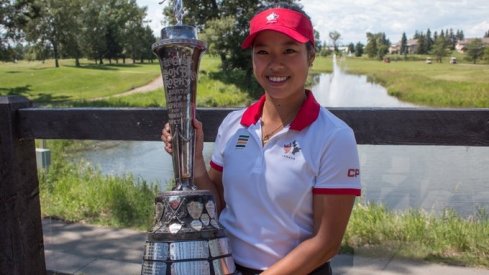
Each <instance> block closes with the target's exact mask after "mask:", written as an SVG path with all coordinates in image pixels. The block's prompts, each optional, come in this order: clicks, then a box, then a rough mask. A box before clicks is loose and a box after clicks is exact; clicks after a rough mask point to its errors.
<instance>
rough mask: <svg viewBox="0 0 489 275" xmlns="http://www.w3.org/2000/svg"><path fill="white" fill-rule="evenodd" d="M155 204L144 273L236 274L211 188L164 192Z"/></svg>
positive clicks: (176, 274) (183, 274)
mask: <svg viewBox="0 0 489 275" xmlns="http://www.w3.org/2000/svg"><path fill="white" fill-rule="evenodd" d="M155 205H156V216H155V222H154V226H153V229H152V231H151V232H150V233H148V238H147V241H146V245H145V250H144V256H143V266H142V270H141V274H144V275H146V274H148V275H149V274H165V275H166V274H172V275H180V274H181V275H191V274H195V275H206V274H209V275H221V274H222V275H225V274H236V267H235V264H234V260H233V258H232V253H231V248H230V246H229V241H228V238H227V237H226V236H225V233H224V230H223V228H222V227H221V225H220V224H219V223H218V221H217V212H216V209H215V202H214V199H213V196H212V194H211V193H210V192H209V191H205V190H196V191H169V192H163V193H160V194H159V195H158V196H157V197H156V200H155Z"/></svg>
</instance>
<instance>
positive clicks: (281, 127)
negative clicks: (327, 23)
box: [162, 3, 361, 275]
mask: <svg viewBox="0 0 489 275" xmlns="http://www.w3.org/2000/svg"><path fill="white" fill-rule="evenodd" d="M314 41H315V40H314V32H313V28H312V24H311V21H310V19H309V17H308V16H307V15H306V14H305V13H304V12H303V11H302V10H301V9H300V8H299V7H297V6H295V5H286V4H283V3H282V4H274V5H272V6H268V7H266V8H265V9H263V10H260V11H259V12H258V13H257V14H256V15H255V16H254V17H253V18H252V19H251V21H250V32H249V35H248V36H247V38H246V39H245V40H244V42H243V43H242V45H241V46H242V48H244V49H248V48H251V55H252V61H253V73H254V75H255V78H256V79H257V81H258V83H259V84H260V86H261V88H262V89H263V90H264V93H263V95H262V97H261V98H260V99H259V100H258V102H255V103H254V104H252V105H251V106H249V107H247V108H245V109H241V110H238V111H234V112H231V113H230V114H229V115H228V116H227V117H226V118H225V119H224V120H223V122H222V123H221V126H220V127H219V131H218V135H217V138H216V142H215V149H214V153H213V154H212V157H211V161H210V167H211V168H210V169H209V170H208V171H206V166H205V164H204V157H203V153H202V149H200V150H199V149H197V148H202V147H203V146H202V145H201V142H202V140H203V130H202V127H203V126H202V124H201V123H200V122H199V121H194V127H195V128H196V140H197V142H196V144H197V145H196V150H195V151H196V152H195V155H196V156H195V159H196V161H195V162H194V163H195V167H194V171H195V172H194V174H195V183H196V184H197V186H198V187H199V188H200V189H207V190H211V191H213V192H214V193H215V195H214V197H215V198H217V204H218V205H219V206H220V207H218V209H219V210H220V217H219V221H220V222H221V224H222V225H223V226H224V227H225V229H226V232H227V233H228V234H227V235H228V237H229V239H230V245H231V247H232V251H233V258H234V259H235V262H236V264H237V269H238V270H239V271H240V272H242V273H243V274H245V275H246V274H256V273H261V274H332V273H331V272H332V271H331V268H330V264H329V261H330V259H331V258H332V257H333V256H334V255H336V253H337V252H338V249H339V247H340V244H341V240H342V237H343V234H344V232H345V229H346V225H347V223H348V220H349V217H350V213H351V211H352V207H353V203H354V200H355V196H359V195H360V193H361V191H360V179H359V176H358V174H359V172H358V173H348V171H350V170H352V169H353V171H357V170H358V171H359V160H358V153H357V148H356V142H355V137H354V134H353V131H352V130H351V128H350V127H348V126H347V125H346V124H345V123H344V122H343V121H341V120H340V119H339V118H337V117H336V116H334V115H333V114H332V113H330V112H329V111H327V110H326V109H324V108H321V106H319V104H318V103H317V101H316V100H315V98H314V96H313V94H312V93H311V92H310V91H309V90H306V89H305V83H306V79H307V76H308V73H309V72H308V71H309V68H310V67H311V65H312V62H313V61H314V58H315V52H314V49H313V47H311V46H312V45H314ZM318 133H321V134H320V135H318ZM324 133H326V134H324ZM162 140H163V141H164V142H165V149H166V150H167V151H168V152H169V153H171V152H173V150H172V145H171V141H172V133H171V132H170V127H169V125H168V124H167V125H166V126H165V128H164V129H163V132H162Z"/></svg>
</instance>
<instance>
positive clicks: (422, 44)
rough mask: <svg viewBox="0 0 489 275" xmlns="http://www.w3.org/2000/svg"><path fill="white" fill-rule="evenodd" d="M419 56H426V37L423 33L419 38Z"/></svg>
mask: <svg viewBox="0 0 489 275" xmlns="http://www.w3.org/2000/svg"><path fill="white" fill-rule="evenodd" d="M416 53H417V54H426V53H427V52H426V36H425V35H424V34H423V33H421V34H420V35H419V37H418V49H417V52H416Z"/></svg>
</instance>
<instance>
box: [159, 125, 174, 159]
mask: <svg viewBox="0 0 489 275" xmlns="http://www.w3.org/2000/svg"><path fill="white" fill-rule="evenodd" d="M161 141H163V143H164V144H165V146H164V148H165V151H166V152H167V153H168V154H170V155H171V154H172V153H173V147H172V145H171V141H172V133H171V129H170V123H168V122H167V123H165V126H163V130H161Z"/></svg>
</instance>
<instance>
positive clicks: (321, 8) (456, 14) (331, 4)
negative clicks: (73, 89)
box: [137, 0, 489, 45]
mask: <svg viewBox="0 0 489 275" xmlns="http://www.w3.org/2000/svg"><path fill="white" fill-rule="evenodd" d="M160 1H161V0H137V2H138V5H139V6H147V7H148V10H147V14H148V15H147V19H149V20H151V23H149V24H150V26H151V28H152V29H153V31H154V33H155V36H156V37H159V32H160V30H161V28H162V26H163V25H162V19H163V16H162V10H163V8H162V6H160V5H159V4H158V2H160ZM168 1H170V0H166V2H168ZM185 1H199V0H183V5H184V7H185ZM243 1H246V0H243ZM299 3H300V4H301V5H303V8H304V11H305V12H306V13H307V14H308V15H309V16H310V17H311V19H312V23H313V26H314V28H315V29H316V30H317V31H319V33H320V40H322V41H324V42H327V43H330V42H331V41H330V39H329V35H328V34H329V33H330V32H332V31H338V32H339V33H340V34H341V37H340V40H339V43H340V44H343V45H346V44H349V43H350V42H353V43H357V42H362V43H364V44H366V40H367V38H366V33H367V32H371V33H379V32H384V33H385V34H386V36H387V38H388V39H389V40H390V41H391V42H392V43H397V42H399V41H400V40H401V37H402V33H403V32H405V33H406V35H407V37H408V39H410V38H412V37H413V35H414V33H415V31H416V30H417V31H420V32H421V31H422V32H424V33H426V30H427V29H428V28H429V29H430V30H431V33H432V34H433V33H434V32H435V31H437V32H438V33H440V31H441V30H446V29H450V28H451V29H453V30H454V32H455V31H456V30H463V31H464V34H465V37H466V38H473V37H482V36H483V35H484V33H486V32H487V31H489V0H335V1H331V0H301V1H299Z"/></svg>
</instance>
